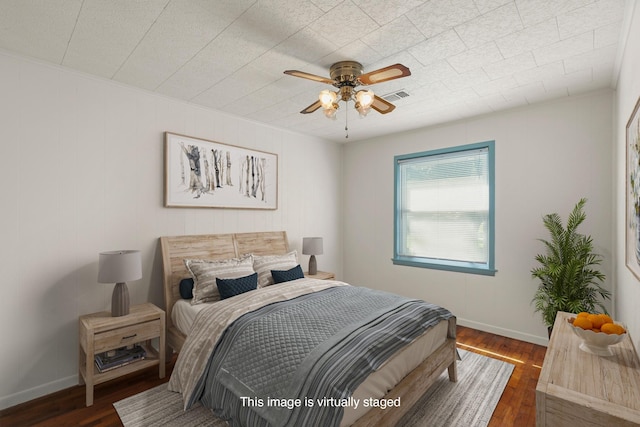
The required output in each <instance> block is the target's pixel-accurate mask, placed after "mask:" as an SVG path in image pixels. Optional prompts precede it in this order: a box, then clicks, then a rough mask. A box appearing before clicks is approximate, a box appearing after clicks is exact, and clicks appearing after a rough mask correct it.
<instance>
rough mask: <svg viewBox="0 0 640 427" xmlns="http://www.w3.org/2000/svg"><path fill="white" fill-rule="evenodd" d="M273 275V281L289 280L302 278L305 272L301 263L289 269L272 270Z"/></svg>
mask: <svg viewBox="0 0 640 427" xmlns="http://www.w3.org/2000/svg"><path fill="white" fill-rule="evenodd" d="M271 277H273V283H283V282H289V281H291V280H296V279H302V278H303V277H304V273H303V272H302V267H300V264H298V265H296V266H295V267H293V268H292V269H289V270H271Z"/></svg>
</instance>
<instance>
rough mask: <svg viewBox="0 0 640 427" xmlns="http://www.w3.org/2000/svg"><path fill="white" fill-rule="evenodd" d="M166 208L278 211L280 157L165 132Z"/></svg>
mask: <svg viewBox="0 0 640 427" xmlns="http://www.w3.org/2000/svg"><path fill="white" fill-rule="evenodd" d="M164 145H165V147H164V153H165V156H164V163H165V164H164V190H165V191H164V205H165V206H166V207H190V208H225V209H271V210H275V209H277V208H278V155H277V154H274V153H268V152H265V151H260V150H253V149H249V148H243V147H238V146H235V145H229V144H224V143H221V142H216V141H210V140H206V139H202V138H196V137H192V136H186V135H180V134H177V133H171V132H165V133H164Z"/></svg>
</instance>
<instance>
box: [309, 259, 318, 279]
mask: <svg viewBox="0 0 640 427" xmlns="http://www.w3.org/2000/svg"><path fill="white" fill-rule="evenodd" d="M309 274H311V275H314V274H318V263H317V262H316V256H315V255H311V256H310V257H309Z"/></svg>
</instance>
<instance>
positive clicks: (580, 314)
mask: <svg viewBox="0 0 640 427" xmlns="http://www.w3.org/2000/svg"><path fill="white" fill-rule="evenodd" d="M588 315H589V313H587V312H586V311H581V312H580V313H578V314H577V316H578V317H587V316H588Z"/></svg>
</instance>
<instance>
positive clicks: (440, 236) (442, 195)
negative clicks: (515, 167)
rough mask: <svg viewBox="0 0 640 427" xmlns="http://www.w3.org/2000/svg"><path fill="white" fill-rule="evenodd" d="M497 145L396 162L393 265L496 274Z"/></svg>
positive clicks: (410, 156) (424, 154) (490, 143)
mask: <svg viewBox="0 0 640 427" xmlns="http://www.w3.org/2000/svg"><path fill="white" fill-rule="evenodd" d="M494 145H495V142H494V141H488V142H482V143H478V144H470V145H464V146H460V147H454V148H447V149H442V150H434V151H427V152H422V153H414V154H406V155H402V156H396V157H395V159H394V161H395V232H394V234H395V248H394V254H393V263H394V264H399V265H410V266H416V267H426V268H435V269H440V270H452V271H461V272H467V273H476V274H485V275H494V274H495V264H494V229H495V227H494V222H495V221H494V205H495V197H494V187H495V186H494V164H495V162H494V157H495V156H494V149H495V147H494Z"/></svg>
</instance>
